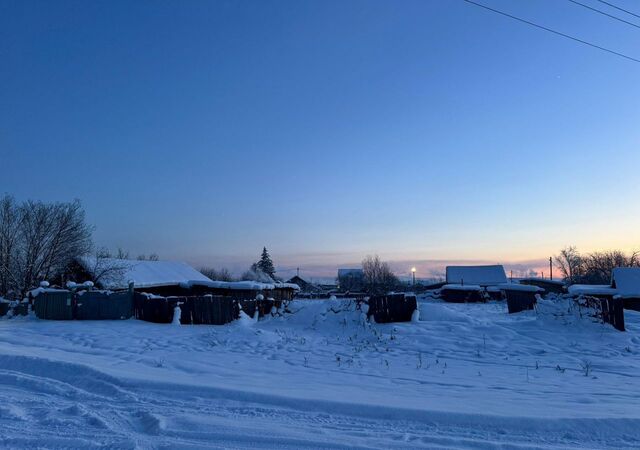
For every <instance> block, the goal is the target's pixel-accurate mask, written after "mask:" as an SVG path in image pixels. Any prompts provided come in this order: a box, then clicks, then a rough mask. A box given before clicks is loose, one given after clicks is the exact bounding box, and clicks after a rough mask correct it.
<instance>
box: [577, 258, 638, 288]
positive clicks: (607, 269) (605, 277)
mask: <svg viewBox="0 0 640 450" xmlns="http://www.w3.org/2000/svg"><path fill="white" fill-rule="evenodd" d="M582 264H583V275H582V282H585V283H590V284H608V283H609V282H610V281H611V273H612V271H613V269H614V268H616V267H638V266H640V254H639V253H638V252H632V253H631V254H629V255H627V254H625V253H624V252H622V251H620V250H610V251H605V252H593V253H590V254H588V255H587V256H585V257H584V258H582Z"/></svg>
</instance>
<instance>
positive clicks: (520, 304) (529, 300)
mask: <svg viewBox="0 0 640 450" xmlns="http://www.w3.org/2000/svg"><path fill="white" fill-rule="evenodd" d="M504 292H505V295H506V297H507V309H508V311H509V314H515V313H519V312H521V311H528V310H531V309H534V308H535V306H536V303H537V298H536V293H535V292H527V291H514V290H507V291H504Z"/></svg>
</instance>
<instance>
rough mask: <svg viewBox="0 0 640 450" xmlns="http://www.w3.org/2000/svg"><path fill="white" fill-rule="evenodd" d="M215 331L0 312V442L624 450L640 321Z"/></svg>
mask: <svg viewBox="0 0 640 450" xmlns="http://www.w3.org/2000/svg"><path fill="white" fill-rule="evenodd" d="M291 308H292V310H294V313H293V314H290V315H286V316H284V317H273V318H268V319H265V320H261V321H260V322H257V323H256V322H253V321H251V320H250V319H248V318H247V319H245V320H242V321H237V322H235V323H233V324H230V325H226V326H172V325H158V324H152V323H146V322H142V321H137V320H133V319H132V320H127V321H114V322H112V321H100V322H89V321H86V322H80V321H74V322H54V321H42V320H37V319H34V318H31V317H28V318H21V317H17V318H11V319H7V318H5V319H0V447H1V448H60V447H63V448H88V447H106V448H167V449H168V448H172V449H173V448H304V447H313V448H416V447H427V448H616V449H623V448H640V334H639V333H640V313H636V312H633V311H626V312H625V316H626V321H627V329H628V331H627V332H625V333H621V332H618V331H616V330H614V329H613V328H612V327H610V326H605V325H600V324H596V323H593V322H592V321H591V320H589V319H588V318H580V316H579V314H578V312H577V311H571V312H568V309H569V306H568V303H565V302H563V301H560V302H559V303H554V302H551V301H543V302H542V303H541V304H540V305H539V309H538V312H537V313H536V312H533V311H530V312H525V313H520V314H517V315H511V316H509V315H508V314H507V313H506V305H505V304H504V303H495V302H494V303H487V304H446V303H440V302H438V301H434V300H430V299H421V300H420V312H421V321H420V322H417V323H402V324H388V325H382V324H368V323H366V322H364V321H363V320H362V317H361V316H362V314H361V312H359V311H355V310H354V308H353V304H352V303H350V302H346V301H331V302H330V301H318V300H306V301H295V302H293V303H292V306H291Z"/></svg>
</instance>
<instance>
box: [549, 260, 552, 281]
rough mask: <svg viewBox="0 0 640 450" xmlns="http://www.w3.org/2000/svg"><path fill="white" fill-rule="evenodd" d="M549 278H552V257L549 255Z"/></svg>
mask: <svg viewBox="0 0 640 450" xmlns="http://www.w3.org/2000/svg"><path fill="white" fill-rule="evenodd" d="M549 279H550V280H553V258H552V257H551V256H549Z"/></svg>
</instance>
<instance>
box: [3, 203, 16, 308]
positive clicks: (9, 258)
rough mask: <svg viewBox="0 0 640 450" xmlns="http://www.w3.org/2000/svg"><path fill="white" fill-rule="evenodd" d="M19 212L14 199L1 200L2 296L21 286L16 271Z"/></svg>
mask: <svg viewBox="0 0 640 450" xmlns="http://www.w3.org/2000/svg"><path fill="white" fill-rule="evenodd" d="M19 222H20V219H19V212H18V206H17V205H16V202H15V200H14V198H13V197H11V196H9V195H5V196H4V197H2V198H1V199H0V296H7V295H8V294H9V293H10V292H11V291H13V290H14V289H16V288H17V286H18V285H19V284H20V282H19V280H18V279H17V278H16V275H17V274H16V273H15V271H14V269H15V267H16V261H15V259H16V256H17V255H16V251H17V247H18V245H19V241H18V238H19V227H18V225H19Z"/></svg>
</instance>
